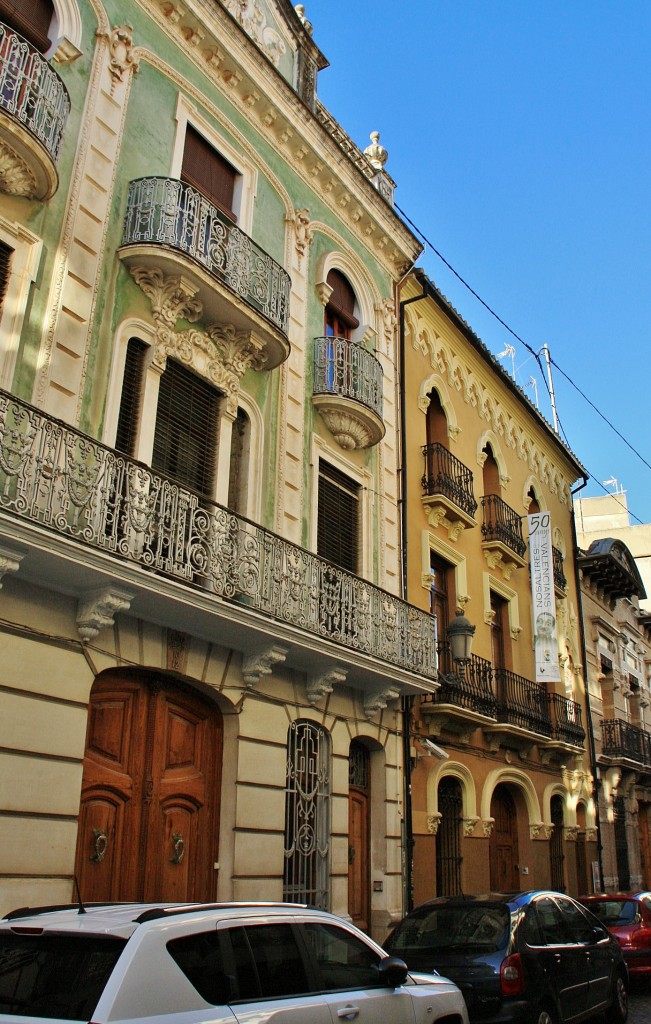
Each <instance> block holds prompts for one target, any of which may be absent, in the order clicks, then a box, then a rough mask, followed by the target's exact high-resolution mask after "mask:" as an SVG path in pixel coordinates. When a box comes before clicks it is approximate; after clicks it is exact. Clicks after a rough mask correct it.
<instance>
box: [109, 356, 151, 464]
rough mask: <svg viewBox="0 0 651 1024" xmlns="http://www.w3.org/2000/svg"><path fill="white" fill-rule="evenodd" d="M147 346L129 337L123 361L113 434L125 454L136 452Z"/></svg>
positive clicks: (116, 445) (117, 446)
mask: <svg viewBox="0 0 651 1024" xmlns="http://www.w3.org/2000/svg"><path fill="white" fill-rule="evenodd" d="M147 347H148V346H147V345H145V343H144V341H140V339H139V338H129V344H128V345H127V355H126V359H125V361H124V378H123V381H122V395H121V398H120V414H119V416H118V428H117V431H116V435H115V447H116V448H117V450H118V451H119V452H124V454H125V455H135V453H136V451H135V448H136V437H137V436H138V424H139V422H140V409H141V402H142V385H143V377H144V368H145V356H146V354H147Z"/></svg>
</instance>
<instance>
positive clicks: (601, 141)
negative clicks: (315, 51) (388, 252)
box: [305, 0, 651, 524]
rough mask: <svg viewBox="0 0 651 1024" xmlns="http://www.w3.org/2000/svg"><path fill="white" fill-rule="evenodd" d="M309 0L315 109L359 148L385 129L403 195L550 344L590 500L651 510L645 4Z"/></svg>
mask: <svg viewBox="0 0 651 1024" xmlns="http://www.w3.org/2000/svg"><path fill="white" fill-rule="evenodd" d="M305 7H306V15H307V17H308V18H309V19H310V21H311V22H312V23H313V25H314V39H315V41H316V42H317V43H318V45H319V46H320V48H321V49H322V51H323V52H324V54H325V56H326V57H327V59H328V60H329V61H330V65H331V66H330V67H329V68H327V69H326V70H324V71H322V72H321V73H320V75H319V86H318V89H319V98H320V99H321V102H322V103H324V105H325V106H326V107H327V108H328V109H329V110H330V112H331V113H332V114H333V115H334V116H335V117H336V118H337V119H338V120H339V121H340V122H341V124H342V125H343V127H344V128H345V129H346V131H347V132H348V134H349V135H350V136H351V137H352V138H353V139H354V140H355V142H356V143H357V144H358V145H359V146H360V147H361V148H364V147H365V146H366V145H367V144H368V141H369V139H368V137H369V134H370V132H371V131H373V130H377V131H379V132H380V133H381V141H382V143H383V145H385V146H386V148H387V150H388V151H389V161H388V163H387V171H388V172H389V173H390V174H391V176H392V177H393V178H394V180H395V181H396V183H397V186H398V187H397V190H396V197H395V198H396V203H397V204H398V206H399V207H400V208H401V209H402V210H403V211H404V212H405V213H406V214H407V216H408V217H409V218H410V219H411V220H412V221H413V222H414V223H415V224H416V225H417V227H418V228H419V229H420V231H422V232H423V233H424V234H425V235H426V236H427V238H428V239H429V240H430V242H431V243H432V244H433V245H434V246H435V247H436V248H437V249H438V250H439V251H440V252H441V253H442V255H443V256H444V257H445V259H446V260H447V261H448V262H449V263H450V264H451V265H452V266H453V267H454V268H455V270H456V271H457V272H458V273H459V274H460V275H461V276H462V277H463V278H464V279H465V280H466V281H467V282H468V283H469V284H470V285H471V286H472V288H473V289H474V290H475V291H476V292H477V293H478V294H479V295H480V296H481V298H482V299H483V300H484V302H486V303H487V304H488V305H489V306H491V307H492V308H493V309H494V310H495V311H496V312H497V313H498V314H499V316H500V317H501V318H502V319H503V320H504V321H505V322H506V323H507V324H508V325H509V327H511V328H512V330H514V331H515V332H516V334H518V335H519V336H520V337H521V338H522V339H523V340H524V341H525V342H527V344H528V345H529V346H530V347H531V349H533V350H534V351H536V352H538V351H539V350H540V348H541V346H542V345H543V344H544V343H546V344H547V345H548V346H549V350H550V353H551V358H552V360H553V362H554V363H555V364H557V367H558V368H556V367H553V383H554V389H555V393H556V404H557V409H558V416H559V420H560V424H561V428H562V431H563V432H564V434H565V436H566V439H567V441H568V443H569V444H570V446H571V448H572V449H573V451H574V452H575V454H576V455H577V457H578V458H579V459H580V461H581V462H582V463H583V465H584V466H585V467H586V469H587V470H588V472H589V473H590V475H591V477H593V479H592V480H591V481H590V483H589V484H588V487H587V488H586V489H585V491H584V492H583V494H584V495H589V496H591V495H599V494H603V493H604V488H603V487H602V486H600V484H601V482H603V481H606V480H609V479H612V478H615V479H616V480H617V486H618V487H623V488H624V489H625V490H626V492H627V497H628V505H629V511H630V513H631V522H632V523H633V524H637V523H639V522H651V450H650V449H651V445H649V436H650V430H649V419H650V416H649V411H648V410H649V392H650V383H651V381H650V373H649V364H650V359H649V353H650V352H651V188H650V185H651V181H650V172H651V75H650V70H649V68H650V61H649V56H650V48H651V2H650V0H619V2H618V3H614V2H612V3H611V2H604V0H563V2H560V0H540V2H539V3H528V2H526V0H415V2H413V3H409V2H404V0H403V2H401V0H374V2H371V0H359V2H351V0H308V3H306V5H305ZM419 262H420V264H421V265H422V266H423V267H424V268H425V270H426V271H427V273H428V274H429V276H430V277H431V278H432V279H433V280H434V281H435V282H436V284H437V285H438V286H439V288H440V289H441V290H442V291H443V292H444V294H445V295H446V296H447V297H448V299H449V300H450V301H451V303H452V304H453V305H454V306H455V307H456V308H457V309H458V310H459V312H460V313H461V315H462V316H463V317H464V319H466V320H467V321H468V323H469V324H470V325H471V327H472V328H473V329H474V330H475V332H476V333H477V334H478V335H479V336H480V337H481V338H482V340H483V341H484V342H485V343H486V345H487V346H488V347H489V348H490V349H491V351H492V352H494V353H495V354H496V355H497V354H499V353H501V352H504V350H505V347H506V345H507V344H511V345H513V346H514V347H515V350H516V352H515V357H514V360H515V361H514V363H513V362H512V360H511V358H509V357H508V356H506V357H504V359H503V362H504V365H505V366H506V367H507V369H509V370H510V371H512V369H513V366H514V367H515V377H516V380H517V382H518V383H519V384H520V386H521V387H523V388H524V389H525V392H526V394H527V395H528V396H529V397H530V398H531V400H532V401H534V402H535V401H536V392H537V396H538V404H539V408H540V411H541V412H542V413H543V415H545V416H546V417H547V418H548V419H549V420H550V422H551V418H552V417H551V408H550V403H549V397H548V393H547V388H546V385H545V379H544V377H543V374H542V372H541V370H540V369H539V367H538V365H537V364H536V361H535V359H534V358H533V357H532V356H531V355H530V353H529V352H528V351H527V349H526V348H525V347H523V345H521V344H520V343H519V342H517V341H515V340H514V338H513V337H511V336H510V335H509V334H508V332H507V331H506V330H505V329H504V328H503V327H502V326H501V325H500V324H499V323H498V322H497V320H495V319H494V318H493V317H492V316H491V315H490V314H489V313H488V312H487V311H486V310H485V309H484V308H483V306H482V305H481V304H480V303H479V302H478V301H477V300H476V299H475V298H474V297H473V296H472V295H471V293H470V292H469V291H468V290H467V289H466V288H465V287H464V286H463V285H462V284H461V283H460V282H459V281H458V280H457V279H456V278H455V276H454V275H453V274H452V273H451V272H450V271H449V270H448V269H447V268H446V267H445V265H444V263H443V262H442V261H441V260H440V259H439V258H438V257H437V256H436V255H435V254H434V253H433V252H432V251H431V250H426V251H425V253H424V254H423V256H422V257H421V259H420V261H419ZM561 371H562V372H561ZM564 374H565V375H566V376H567V377H568V378H569V379H570V381H573V382H574V385H576V386H577V387H578V388H580V390H581V391H582V392H583V393H584V394H585V395H586V396H587V398H588V399H589V400H590V401H591V402H592V403H593V404H594V405H595V406H596V407H597V408H598V409H599V410H600V411H601V412H602V413H603V415H604V416H605V417H606V418H607V419H608V420H609V421H610V423H611V424H612V425H613V427H614V428H616V430H617V431H619V433H620V434H621V435H622V436H623V439H624V440H622V438H620V437H618V436H617V433H616V432H615V430H613V429H612V427H610V426H609V425H608V424H606V423H605V422H604V420H603V419H601V418H600V417H599V415H598V414H597V413H596V412H595V411H593V409H592V408H591V407H590V405H589V404H588V403H587V402H586V401H585V400H584V399H583V398H582V397H581V396H580V395H579V393H578V392H577V390H576V388H575V387H574V386H573V385H572V384H570V383H569V382H568V381H567V380H566V378H565V376H564ZM531 377H534V379H535V381H536V384H535V385H533V384H531V383H530V378H531ZM632 449H635V451H633V450H632ZM636 453H639V454H636ZM640 456H641V457H640ZM646 463H649V465H647V464H646ZM606 490H608V491H612V490H613V487H612V485H611V486H609V487H607V488H606Z"/></svg>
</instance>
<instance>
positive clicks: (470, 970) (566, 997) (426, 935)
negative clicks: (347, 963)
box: [384, 891, 628, 1024]
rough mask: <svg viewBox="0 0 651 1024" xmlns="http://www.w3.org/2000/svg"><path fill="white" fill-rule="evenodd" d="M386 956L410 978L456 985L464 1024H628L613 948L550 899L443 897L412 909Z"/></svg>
mask: <svg viewBox="0 0 651 1024" xmlns="http://www.w3.org/2000/svg"><path fill="white" fill-rule="evenodd" d="M384 947H385V949H386V950H387V952H389V953H390V954H391V955H393V956H398V957H400V958H401V959H403V960H405V961H406V963H407V965H408V967H409V968H410V970H412V971H432V970H436V971H438V972H439V974H443V975H445V977H447V978H450V980H451V981H454V982H456V984H457V985H458V986H459V988H460V989H461V991H462V992H463V994H464V998H465V1000H466V1004H467V1006H468V1016H469V1017H470V1021H471V1024H507V1022H508V1024H516V1022H517V1024H566V1022H570V1021H572V1022H578V1021H583V1020H587V1019H588V1018H590V1017H593V1016H594V1015H595V1014H597V1013H602V1014H604V1016H605V1019H606V1021H608V1024H624V1021H625V1020H626V1018H627V1016H628V973H627V969H626V964H625V963H624V959H623V956H622V951H621V949H620V946H619V943H618V942H617V940H616V939H615V938H613V936H612V935H610V933H609V932H608V931H607V929H606V928H605V927H604V926H603V925H602V924H601V923H600V922H599V921H598V920H597V918H596V917H594V916H593V915H592V914H591V913H590V912H589V911H587V910H585V908H584V907H581V906H580V905H579V904H578V903H577V902H576V901H575V900H573V899H571V898H570V897H569V896H565V895H562V894H561V893H557V892H547V891H539V892H524V893H510V894H504V893H501V894H500V893H489V894H487V895H484V896H442V897H440V898H438V899H434V900H430V901H429V902H427V903H423V904H422V905H421V906H419V907H417V908H416V909H415V910H413V911H412V912H411V913H410V914H408V915H407V917H405V918H404V920H403V921H402V922H401V923H400V924H399V925H398V926H397V927H396V928H395V929H394V930H393V932H391V934H390V935H389V937H388V939H387V941H386V942H385V943H384Z"/></svg>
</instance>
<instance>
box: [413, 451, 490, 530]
mask: <svg viewBox="0 0 651 1024" xmlns="http://www.w3.org/2000/svg"><path fill="white" fill-rule="evenodd" d="M421 451H422V453H423V455H424V457H425V470H424V472H423V481H422V483H423V495H428V496H430V497H432V496H433V495H435V494H442V495H444V496H445V497H446V498H449V499H450V501H453V502H454V504H455V505H456V506H457V507H458V508H460V509H461V510H462V511H463V512H466V513H467V515H469V516H474V514H475V512H476V511H477V502H476V501H475V493H474V489H473V476H472V470H470V469H468V467H467V466H464V464H463V462H461V461H460V460H459V459H457V457H456V456H455V455H453V454H452V452H450V451H448V449H447V448H446V447H445V446H444V445H442V444H441V443H440V442H439V441H435V442H434V443H433V444H425V445H423V446H422V448H421Z"/></svg>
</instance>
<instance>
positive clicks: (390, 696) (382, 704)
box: [364, 686, 400, 719]
mask: <svg viewBox="0 0 651 1024" xmlns="http://www.w3.org/2000/svg"><path fill="white" fill-rule="evenodd" d="M399 696H400V690H398V689H396V688H395V687H390V686H388V687H386V689H384V690H375V691H374V692H373V693H367V694H366V696H365V697H364V714H365V715H366V717H367V718H368V719H371V718H373V716H374V715H376V714H377V713H378V711H384V709H385V708H386V707H387V705H388V703H389V701H392V700H397V699H398V697H399Z"/></svg>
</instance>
